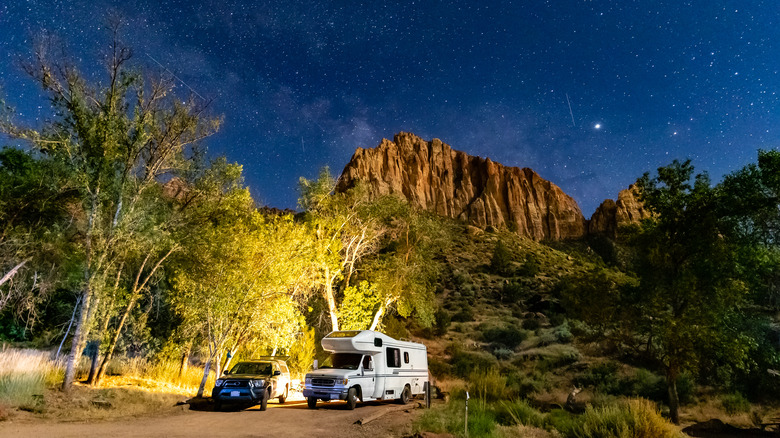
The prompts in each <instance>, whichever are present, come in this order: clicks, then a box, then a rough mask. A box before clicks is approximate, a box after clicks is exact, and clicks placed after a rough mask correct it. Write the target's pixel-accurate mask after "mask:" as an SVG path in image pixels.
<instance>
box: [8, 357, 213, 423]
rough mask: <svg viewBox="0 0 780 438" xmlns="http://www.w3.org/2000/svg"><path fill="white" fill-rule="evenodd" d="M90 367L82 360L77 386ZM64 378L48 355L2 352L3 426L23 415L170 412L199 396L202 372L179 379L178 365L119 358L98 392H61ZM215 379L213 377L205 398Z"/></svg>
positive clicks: (87, 417) (90, 389)
mask: <svg viewBox="0 0 780 438" xmlns="http://www.w3.org/2000/svg"><path fill="white" fill-rule="evenodd" d="M89 365H90V364H89V361H88V360H87V359H86V358H83V360H82V361H81V362H80V363H79V365H78V367H77V372H76V378H77V380H78V379H85V378H86V376H87V373H88V372H89ZM63 377H64V366H63V360H62V359H54V358H53V357H52V355H51V354H50V353H48V352H45V351H38V350H30V349H15V348H8V347H5V346H3V347H1V348H0V421H2V420H6V419H9V418H11V417H15V416H24V415H35V416H36V417H42V418H54V419H58V420H64V421H69V420H73V421H78V420H96V419H110V418H118V417H128V416H136V415H149V414H155V413H166V412H172V411H175V409H177V408H174V405H176V404H177V402H180V401H183V400H184V399H185V398H189V397H192V396H194V395H195V394H196V393H197V389H198V386H199V385H200V380H201V378H202V377H203V368H200V367H190V368H188V370H187V371H186V372H185V373H184V374H183V375H182V376H181V377H180V376H179V363H178V362H177V361H176V362H175V361H164V360H147V359H143V358H133V359H128V358H116V359H114V360H113V361H112V362H111V364H110V365H109V367H108V369H107V373H106V376H105V377H104V378H103V380H102V381H101V383H100V386H98V387H90V386H86V385H83V384H81V383H78V382H77V383H76V384H75V385H74V387H73V388H72V390H71V391H70V392H69V393H63V392H61V391H59V388H58V386H59V385H60V384H61V383H62V380H63ZM214 379H215V377H214V374H213V373H211V375H210V376H209V379H208V381H207V384H206V394H205V395H208V391H209V390H210V389H211V387H212V386H213V384H214ZM25 412H29V413H30V414H27V413H25Z"/></svg>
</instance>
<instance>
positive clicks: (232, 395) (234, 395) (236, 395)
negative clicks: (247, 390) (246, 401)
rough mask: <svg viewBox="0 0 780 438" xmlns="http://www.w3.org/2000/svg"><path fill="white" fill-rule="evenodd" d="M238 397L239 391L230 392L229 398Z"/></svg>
mask: <svg viewBox="0 0 780 438" xmlns="http://www.w3.org/2000/svg"><path fill="white" fill-rule="evenodd" d="M240 395H241V393H240V392H239V391H230V396H231V397H239V396H240Z"/></svg>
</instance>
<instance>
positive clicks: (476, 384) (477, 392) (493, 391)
mask: <svg viewBox="0 0 780 438" xmlns="http://www.w3.org/2000/svg"><path fill="white" fill-rule="evenodd" d="M469 388H470V389H471V392H472V393H473V396H474V397H476V398H478V399H480V400H482V401H485V402H494V401H498V400H503V399H504V398H505V397H506V377H505V376H502V375H501V373H499V371H498V370H497V369H495V368H492V369H489V370H478V371H474V372H473V373H471V374H470V375H469Z"/></svg>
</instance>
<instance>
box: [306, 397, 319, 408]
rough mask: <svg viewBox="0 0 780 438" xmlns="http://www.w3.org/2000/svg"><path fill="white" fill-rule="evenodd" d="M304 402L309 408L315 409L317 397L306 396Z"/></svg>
mask: <svg viewBox="0 0 780 438" xmlns="http://www.w3.org/2000/svg"><path fill="white" fill-rule="evenodd" d="M306 404H307V405H309V409H317V397H309V398H307V399H306Z"/></svg>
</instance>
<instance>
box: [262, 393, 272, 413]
mask: <svg viewBox="0 0 780 438" xmlns="http://www.w3.org/2000/svg"><path fill="white" fill-rule="evenodd" d="M270 396H271V394H269V393H268V391H263V397H262V398H261V399H260V410H261V411H264V410H266V409H268V398H269V397H270Z"/></svg>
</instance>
